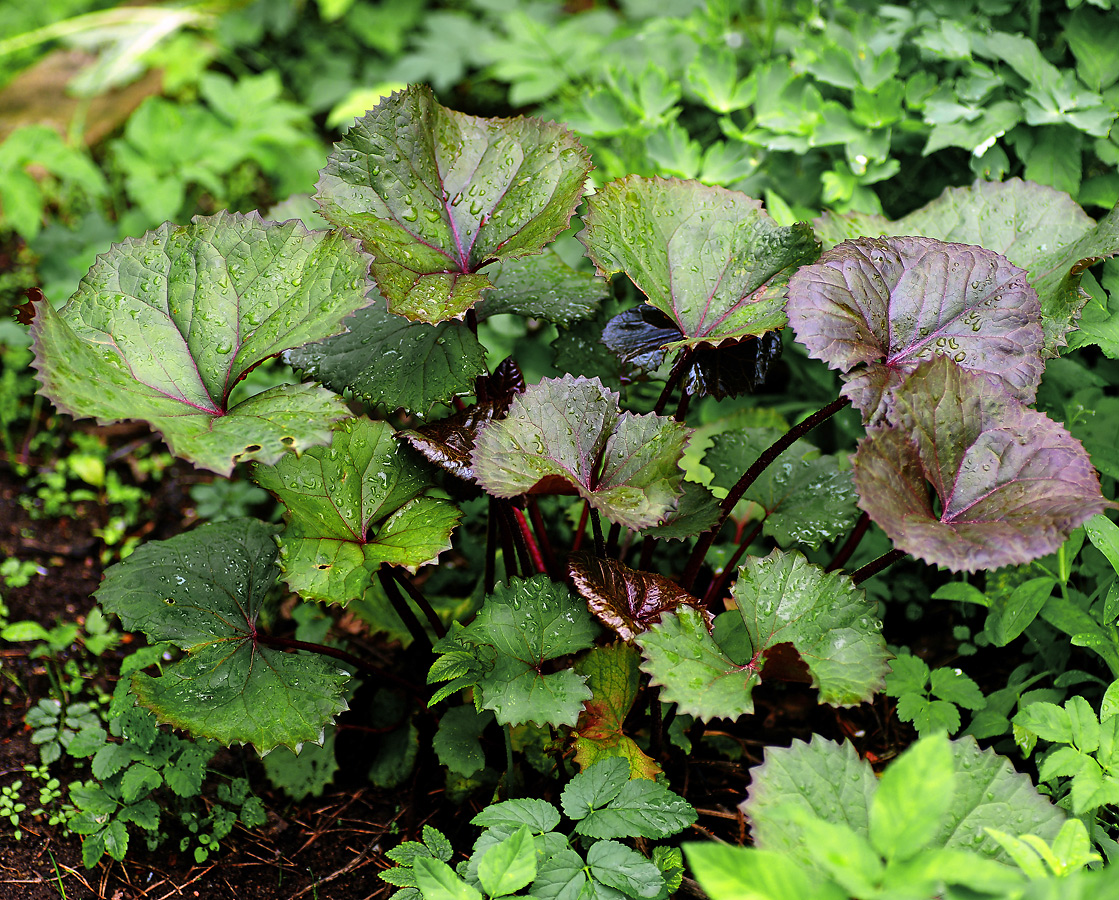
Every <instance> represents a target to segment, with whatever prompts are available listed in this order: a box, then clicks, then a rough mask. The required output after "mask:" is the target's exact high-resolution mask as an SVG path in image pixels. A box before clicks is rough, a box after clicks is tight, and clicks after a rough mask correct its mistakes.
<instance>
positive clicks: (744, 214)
mask: <svg viewBox="0 0 1119 900" xmlns="http://www.w3.org/2000/svg"><path fill="white" fill-rule="evenodd" d="M588 203H589V206H590V212H589V213H588V214H587V216H586V218H585V222H586V227H585V228H584V229H583V231H582V232H580V234H579V239H580V240H581V241H582V242H583V244H584V245H585V246H586V248H587V253H588V255H589V256H590V257H591V259H592V260H593V261H594V263H595V265H596V266H597V267H598V271H599V272H600V273H602V274H603V275H611V274H614V273H616V272H625V273H626V275H628V276H629V278H630V280H632V281H633V283H634V284H636V285H637V286H638V287H639V288H640V289H641V291H642V292H643V293H644V294H645V296H646V297H647V298H648V300H649V303H650V304H652V305H653V306H655V307H656V308H657V309H659V310H661V311H662V312H663V313H665V315H667V316H669V317H670V318H671V319H672V320H673V321H674V322H675V323H676V325H677V327H678V328H679V329H680V330H681V331H682V332H683V334H684V339H683V340H682V341H679V342H678V343H676V344H674V345H673V346H680V347H683V346H695V345H699V344H714V345H716V346H717V345H718V344H720V343H721V342H723V341H726V340H739V339H742V338H744V337H747V336H749V335H760V334H764V333H765V332H767V331H773V330H774V329H776V328H781V327H782V326H783V325H784V324H785V322H786V319H785V312H784V289H785V286H786V284H787V283H788V279H789V276H790V275H791V274H792V272H793V271H794V270H795V269H796V268H797V266H800V265H804V264H805V263H808V262H811V261H812V260H813V259H815V258H816V256H817V255H818V252H819V245H818V244H817V243H816V240H815V238H814V237H813V235H812V230H811V229H810V228H809V227H808V225H807V224H805V223H799V224H797V225H793V226H788V227H785V226H780V225H777V224H776V223H775V222H774V221H773V220H772V219H771V218H770V217H769V215H768V214H767V213H766V212H765V211H764V210H762V208H761V201H759V200H754V199H752V198H750V197H747V196H746V195H745V194H740V193H738V192H736V191H728V190H726V189H725V188H718V187H708V186H706V185H703V184H700V183H699V182H693V181H677V180H675V179H673V180H665V179H662V178H652V179H648V178H641V177H638V176H636V175H631V176H630V177H628V178H625V179H622V180H619V181H613V182H611V183H610V184H607V185H606V186H605V187H603V188H602V189H601V190H600V191H598V193H596V194H595V195H594V196H593V197H591V198H590V200H589V201H588Z"/></svg>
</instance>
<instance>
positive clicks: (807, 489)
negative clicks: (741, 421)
mask: <svg viewBox="0 0 1119 900" xmlns="http://www.w3.org/2000/svg"><path fill="white" fill-rule="evenodd" d="M781 434H782V432H781V431H778V430H777V429H775V428H740V429H735V430H733V431H725V432H723V433H721V434H717V435H715V437H714V438H713V439H712V446H711V449H710V450H708V451H707V453H706V454H705V455H704V457H703V464H704V465H705V466H707V467H708V468H709V469H710V470H711V471H712V473H713V477H712V479H711V484H712V485H714V486H716V487H721V488H725V489H727V490H729V489H730V488H732V487H734V484H735V482H737V481H738V479H739V478H741V477H742V473H743V472H745V471H746V470H747V469H748V468H749V467H750V466H751V465H752V464H753V463H754V462H755V461H756V460H757V458H758V457H759V456H761V454H762V453H763V452H764V451H765V450H767V449H768V448H769V447H770V446H772V444H773V443H774V442H775V441H776V440H777V439H778V438H779V437H780V436H781ZM743 496H744V498H745V499H747V500H753V501H754V502H755V503H757V504H758V505H759V506H761V508H762V509H763V510H764V511H765V513H766V519H765V525H764V526H763V529H764V533H765V534H766V535H768V536H770V537H772V538H773V539H774V540H776V541H777V542H778V543H780V544H781V545H782V546H788V545H789V544H791V543H793V542H799V543H802V544H807V545H808V546H810V547H812V548H813V549H816V548H818V547H819V546H820V544H821V543H823V542H824V541H830V540H834V539H835V538H837V537H838V536H840V535H842V534H845V533H846V531H847V529H848V528H850V527H851V525H852V523H853V522H854V521H855V518H856V517H857V515H858V513H857V511H856V509H855V486H854V484H853V483H852V480H851V472H850V470H849V469H848V470H844V469H840V467H839V462H838V460H837V459H836V458H835V457H834V456H822V455H820V451H819V450H817V449H816V448H815V447H813V446H812V445H811V444H809V443H808V442H807V441H796V442H795V443H794V444H793V446H791V447H790V448H789V449H788V450H786V451H784V452H783V453H782V454H781V455H780V456H778V457H777V459H776V460H774V461H773V463H772V464H771V465H770V466H769V467H768V468H767V469H766V470H765V471H764V472H762V474H761V475H760V476H758V478H757V479H756V480H755V481H754V483H753V484H752V485H750V487H749V488H748V489H747V491H746V493H745V494H744V495H743Z"/></svg>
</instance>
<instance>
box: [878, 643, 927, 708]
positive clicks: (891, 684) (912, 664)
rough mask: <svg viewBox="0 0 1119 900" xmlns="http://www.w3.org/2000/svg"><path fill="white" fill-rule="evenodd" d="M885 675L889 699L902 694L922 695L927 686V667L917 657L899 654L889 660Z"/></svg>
mask: <svg viewBox="0 0 1119 900" xmlns="http://www.w3.org/2000/svg"><path fill="white" fill-rule="evenodd" d="M888 665H889V666H890V671H889V672H887V673H886V693H887V694H888V695H889V696H891V697H901V696H902V695H904V694H924V693H925V689H926V688H927V687H928V686H929V667H928V665H926V663H925V661H924V660H923V659H921V658H920V657H918V656H912V655H911V654H909V653H899V654H898V655H897V658H896V659H891V660H890V662H889V664H888Z"/></svg>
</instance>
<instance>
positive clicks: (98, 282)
mask: <svg viewBox="0 0 1119 900" xmlns="http://www.w3.org/2000/svg"><path fill="white" fill-rule="evenodd" d="M368 265H369V259H368V257H367V256H365V254H363V253H362V252H361V251H360V250H359V249H358V248H357V246H356V244H355V242H354V241H353V240H352V239H350V238H346V237H344V236H342V235H341V234H337V233H329V232H308V231H307V229H306V228H304V226H303V225H302V224H300V223H298V222H286V223H283V224H280V225H276V224H273V223H270V222H263V221H262V220H261V219H260V217H259V216H258V215H255V214H251V215H240V214H237V213H224V212H223V213H218V214H217V215H215V216H210V217H201V216H200V217H196V218H195V219H194V220H193V221H192V222H191V224H190V225H186V226H177V225H172V224H170V223H168V224H166V225H163V226H161V227H160V228H159V229H157V230H156V231H151V232H148V233H147V234H146V235H144V236H143V237H140V238H130V239H128V240H126V241H124V242H122V243H120V244H117V245H115V246H114V247H113V248H112V249H111V250H109V252H108V253H105V254H102V255H101V256H100V257H98V260H97V262H96V263H95V264H94V266H93V268H91V269H90V270H89V274H87V275H86V276H85V278H83V279H82V282H81V284H80V285H79V287H78V290H77V292H76V293H75V294H74V296H73V297H71V298H70V300H69V301H68V302H67V303H66V305H65V306H63V307H62V308H61V309H60V310H58V311H55V310H54V309H53V308H52V307H51V306H50V304H49V303H39V304H36V305H35V307H34V318H33V320H32V323H31V333H32V336H33V337H34V339H35V362H34V363H33V365H34V366H35V368H36V369H37V370H38V373H39V380H40V381H41V382H42V385H43V388H42V391H43V393H44V394H45V395H46V396H48V397H49V398H50V399H51V401H52V402H53V403H54V404H55V405H56V406H57V407H58V408H59V409H60V410H63V411H65V412H67V413H70V414H71V415H74V416H77V417H82V416H92V417H94V418H96V419H97V420H98V421H99V422H102V423H107V422H115V421H120V420H122V419H141V420H143V421H146V422H148V423H149V424H150V425H151V426H152V427H153V428H154V429H155V430H157V431H158V432H159V433H160V434H161V435H162V436H163V438H164V439H165V440H166V441H167V443H168V445H169V446H170V447H171V450H172V452H173V453H175V454H176V455H178V456H182V457H184V458H186V459H188V460H190V461H191V462H193V463H194V464H195V465H198V466H202V467H203V468H207V469H211V470H212V471H215V472H219V473H221V474H223V475H228V474H229V473H230V472H231V471H232V469H233V466H234V464H235V463H236V462H239V461H241V460H248V459H253V460H259V461H261V462H264V463H272V462H275V461H276V460H278V459H279V458H280V457H282V456H283V455H285V454H286V453H287V452H288V451H289V450H294V451H297V452H300V451H302V450H305V449H306V448H307V447H310V446H315V445H318V444H324V443H327V442H328V441H329V439H330V426H331V424H332V423H334V422H336V421H338V420H339V419H342V418H345V417H347V416H349V415H350V413H349V412H348V410H347V409H346V408H345V406H344V405H343V404H342V403H341V402H340V400H339V398H338V397H337V396H335V395H334V394H332V393H330V392H329V391H326V390H324V389H322V388H320V387H318V386H313V385H306V384H303V385H282V386H280V387H275V388H271V389H270V390H267V391H265V392H263V393H261V394H257V395H256V396H254V397H250V398H249V399H248V400H245V401H243V402H241V403H238V404H236V405H234V406H232V407H230V406H229V399H230V393H231V392H232V390H233V387H234V385H236V384H237V382H238V381H239V380H240V379H242V378H243V377H244V376H245V375H246V374H248V372H249V371H250V370H251V369H253V368H254V367H255V366H257V365H258V364H260V363H261V362H263V361H264V360H265V359H268V358H269V357H271V356H276V355H277V354H279V353H281V352H283V351H285V350H288V349H290V348H292V347H298V346H300V345H301V344H304V343H307V342H308V341H314V340H319V339H321V338H324V337H327V336H328V335H332V334H335V333H337V332H340V331H342V330H344V327H345V325H344V323H343V319H344V318H345V317H346V316H348V315H349V314H350V313H352V312H354V310H356V309H359V308H361V307H362V306H364V305H365V304H366V303H367V302H368V301H367V299H366V294H367V292H368V291H369V288H370V283H369V280H368V277H367V269H368Z"/></svg>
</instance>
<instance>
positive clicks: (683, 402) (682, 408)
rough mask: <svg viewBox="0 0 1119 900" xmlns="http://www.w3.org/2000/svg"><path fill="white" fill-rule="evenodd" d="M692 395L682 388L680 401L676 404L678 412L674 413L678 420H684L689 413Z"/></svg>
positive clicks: (673, 416)
mask: <svg viewBox="0 0 1119 900" xmlns="http://www.w3.org/2000/svg"><path fill="white" fill-rule="evenodd" d="M691 399H692V395H691V394H689V393H688V392H687V391H686V390H685V389H684V388H681V389H680V402H679V403H677V404H676V412H675V413H673V415H672V418H674V419H675V420H676V421H677V422H683V421H684V419H685V418H686V417H687V415H688V404H689V403H690V402H691Z"/></svg>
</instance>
